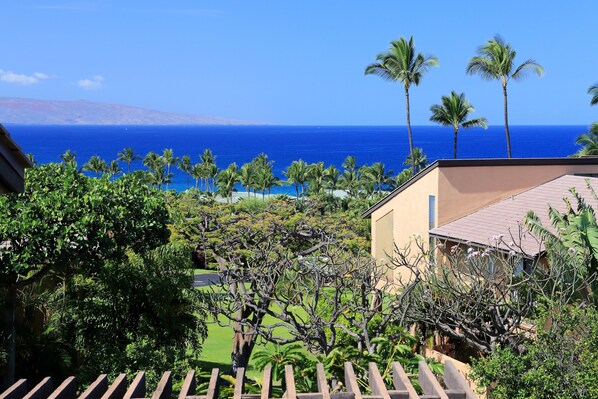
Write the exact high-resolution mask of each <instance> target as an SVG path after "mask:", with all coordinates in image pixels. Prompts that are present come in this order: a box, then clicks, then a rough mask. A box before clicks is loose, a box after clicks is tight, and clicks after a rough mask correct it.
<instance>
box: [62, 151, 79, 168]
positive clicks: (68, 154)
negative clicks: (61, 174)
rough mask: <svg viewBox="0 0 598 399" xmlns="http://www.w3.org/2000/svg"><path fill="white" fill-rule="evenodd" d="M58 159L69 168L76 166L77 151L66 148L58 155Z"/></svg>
mask: <svg viewBox="0 0 598 399" xmlns="http://www.w3.org/2000/svg"><path fill="white" fill-rule="evenodd" d="M60 159H61V160H62V163H64V164H65V165H66V166H68V167H69V168H76V167H77V153H76V152H75V151H71V150H66V151H65V152H64V154H62V155H60Z"/></svg>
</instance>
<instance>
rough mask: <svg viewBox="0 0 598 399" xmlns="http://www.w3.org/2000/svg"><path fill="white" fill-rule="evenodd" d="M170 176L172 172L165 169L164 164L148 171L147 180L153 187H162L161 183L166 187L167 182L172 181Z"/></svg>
mask: <svg viewBox="0 0 598 399" xmlns="http://www.w3.org/2000/svg"><path fill="white" fill-rule="evenodd" d="M172 176H173V174H172V173H169V172H168V170H167V169H166V165H160V166H159V167H158V168H156V169H153V170H152V171H151V172H150V173H149V180H150V182H151V184H152V185H153V186H154V187H157V188H159V189H162V185H163V184H165V185H166V187H168V183H172Z"/></svg>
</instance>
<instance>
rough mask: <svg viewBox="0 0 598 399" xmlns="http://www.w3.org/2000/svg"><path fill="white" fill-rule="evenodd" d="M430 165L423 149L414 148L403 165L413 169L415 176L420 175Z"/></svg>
mask: <svg viewBox="0 0 598 399" xmlns="http://www.w3.org/2000/svg"><path fill="white" fill-rule="evenodd" d="M427 164H428V157H427V156H426V154H424V152H423V150H422V149H421V148H414V149H413V152H412V153H411V155H407V158H406V159H405V162H403V165H405V166H409V167H411V170H413V174H416V173H418V172H419V171H420V170H422V169H423V168H425V167H426V165H427Z"/></svg>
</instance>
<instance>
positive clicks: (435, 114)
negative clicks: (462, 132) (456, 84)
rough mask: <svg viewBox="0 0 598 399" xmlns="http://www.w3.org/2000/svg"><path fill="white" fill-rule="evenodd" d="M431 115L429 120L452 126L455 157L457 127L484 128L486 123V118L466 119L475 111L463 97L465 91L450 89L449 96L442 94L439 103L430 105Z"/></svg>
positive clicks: (454, 155) (455, 153)
mask: <svg viewBox="0 0 598 399" xmlns="http://www.w3.org/2000/svg"><path fill="white" fill-rule="evenodd" d="M430 111H432V116H431V117H430V120H431V121H432V122H436V123H438V124H439V125H442V126H452V128H453V131H454V133H455V137H454V141H453V157H454V158H455V159H457V135H458V134H459V127H460V126H462V127H463V128H469V127H483V128H484V129H486V128H487V127H488V124H487V122H486V118H475V119H470V120H467V117H468V116H469V114H470V113H472V112H473V111H475V109H474V108H473V105H471V104H470V103H469V101H467V99H466V98H465V93H461V94H457V93H456V92H455V91H452V92H451V94H450V95H449V96H442V103H441V104H434V105H432V107H430Z"/></svg>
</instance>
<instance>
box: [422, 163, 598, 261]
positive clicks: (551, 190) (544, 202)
mask: <svg viewBox="0 0 598 399" xmlns="http://www.w3.org/2000/svg"><path fill="white" fill-rule="evenodd" d="M588 182H589V183H590V185H591V186H592V188H594V189H595V190H597V191H598V178H596V177H584V176H573V175H565V176H561V177H559V178H556V179H554V180H551V181H549V182H546V183H544V184H541V185H539V186H536V187H534V188H531V189H529V190H527V191H524V192H522V193H519V194H517V195H513V196H512V197H510V198H507V199H505V200H503V201H500V202H497V203H495V204H492V205H489V206H487V207H485V208H482V209H480V210H478V211H476V212H474V213H471V214H469V215H467V216H463V217H461V218H459V219H457V220H454V221H452V222H449V223H447V224H445V225H443V226H439V227H437V228H434V229H432V230H430V235H433V236H435V237H439V238H444V239H452V240H455V241H459V242H471V243H474V244H479V245H484V246H488V245H489V246H493V247H494V246H497V247H499V248H501V249H504V250H509V249H514V250H516V251H517V252H521V253H523V254H524V255H528V256H530V257H533V256H536V255H538V254H539V253H540V252H542V251H543V250H544V247H543V245H542V243H541V242H539V240H538V239H537V238H536V237H534V236H533V235H532V234H531V233H530V232H529V231H528V230H527V229H526V228H525V225H524V223H523V221H524V219H525V215H526V214H527V212H528V211H530V210H533V211H534V212H535V213H536V215H537V216H538V217H539V219H540V221H541V222H542V223H543V224H544V225H545V226H546V227H549V228H550V229H553V228H552V226H551V225H550V219H549V217H548V205H549V204H550V205H551V206H552V207H553V208H555V209H557V210H558V211H561V212H563V211H565V210H566V204H565V202H564V201H563V198H568V199H569V200H570V201H571V203H572V205H573V206H574V207H575V206H576V201H575V198H574V197H573V194H571V193H570V192H569V189H570V188H575V190H576V191H577V192H578V193H579V194H580V195H581V196H582V197H583V198H584V199H585V201H586V203H588V204H590V205H592V206H593V207H594V209H598V201H596V199H595V198H594V196H593V195H592V193H591V191H590V189H589V188H588V186H587V185H588ZM499 237H502V238H501V239H498V240H497V238H499ZM511 243H514V244H515V245H514V246H513V245H512V244H511ZM515 247H518V248H515Z"/></svg>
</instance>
